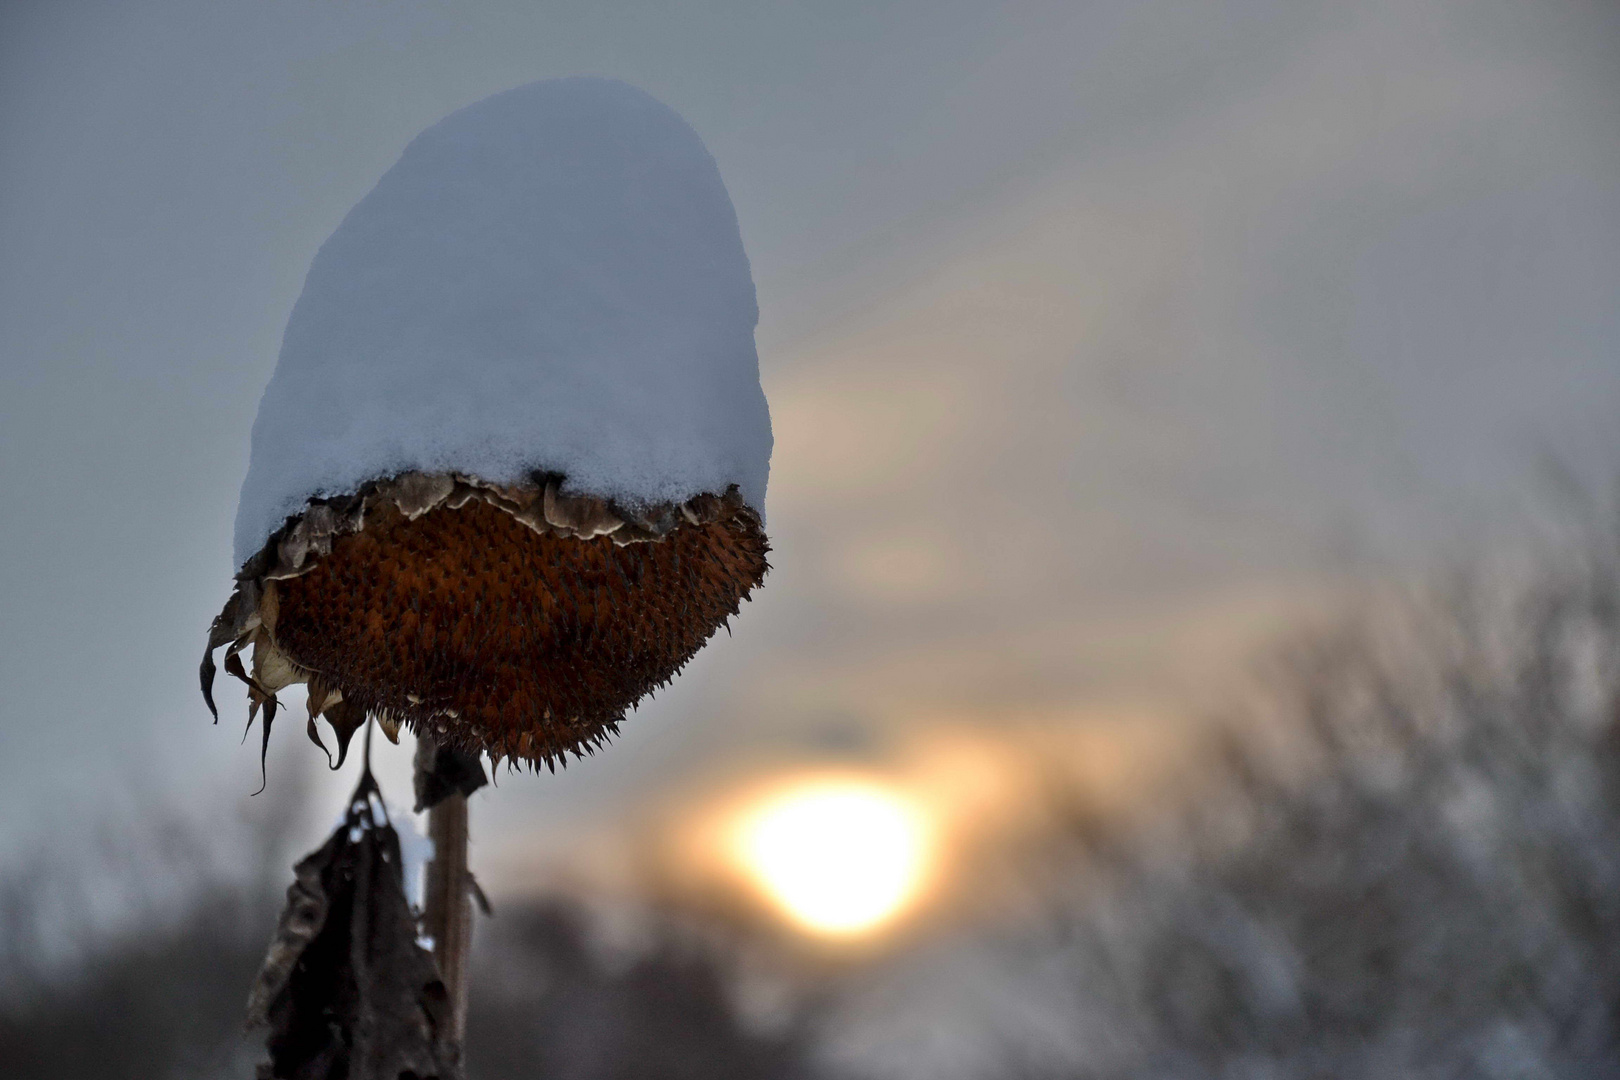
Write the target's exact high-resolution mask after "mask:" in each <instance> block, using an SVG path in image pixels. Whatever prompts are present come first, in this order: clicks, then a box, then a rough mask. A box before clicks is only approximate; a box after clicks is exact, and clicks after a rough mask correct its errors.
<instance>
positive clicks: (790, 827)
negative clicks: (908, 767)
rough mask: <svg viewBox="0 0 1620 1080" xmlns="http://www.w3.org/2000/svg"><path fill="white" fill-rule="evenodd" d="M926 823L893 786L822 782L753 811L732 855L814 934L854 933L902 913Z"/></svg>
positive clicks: (915, 884) (920, 862)
mask: <svg viewBox="0 0 1620 1080" xmlns="http://www.w3.org/2000/svg"><path fill="white" fill-rule="evenodd" d="M931 833H932V828H931V825H930V822H929V821H928V820H927V819H926V817H925V815H924V813H923V811H922V810H921V809H920V808H919V807H918V806H917V805H916V804H915V803H914V802H912V801H911V800H909V799H907V798H906V797H905V796H904V795H903V794H901V793H900V792H898V791H897V790H895V789H892V788H890V787H886V786H884V785H881V784H878V783H875V782H873V781H870V780H860V779H852V778H847V777H840V778H821V779H816V780H805V781H800V782H798V783H795V784H792V785H790V786H788V787H786V788H781V789H778V790H776V791H774V792H772V793H771V794H769V795H767V796H765V797H764V798H762V799H761V800H759V801H758V802H756V803H753V804H751V805H750V806H749V807H748V808H747V809H746V810H745V811H744V813H743V815H742V817H741V820H740V821H739V822H738V824H737V826H736V830H735V834H734V843H733V853H734V855H735V857H736V858H737V860H738V861H739V862H740V864H741V865H742V868H743V869H744V870H745V872H746V873H747V874H748V875H749V877H751V878H752V879H753V880H754V882H755V883H756V884H757V885H758V887H759V888H760V890H761V891H762V892H764V894H765V895H766V896H767V897H768V898H769V899H770V900H771V902H772V903H773V904H775V905H776V907H777V908H779V909H780V910H781V911H782V913H783V914H784V915H786V916H787V917H788V918H789V919H791V920H792V921H793V922H794V923H796V924H797V925H799V926H800V927H802V928H803V929H805V930H808V931H811V932H812V933H817V934H823V935H827V936H844V937H847V936H853V935H858V934H861V933H863V932H866V931H869V930H873V929H876V928H877V927H879V926H881V925H883V924H884V923H886V922H888V921H889V920H890V919H892V918H894V917H895V916H896V915H898V914H900V913H901V912H902V911H904V910H905V909H906V908H907V907H908V906H909V905H910V904H911V903H912V902H913V901H915V900H916V899H917V897H918V895H919V893H920V892H921V889H922V886H923V884H924V882H925V880H926V878H927V876H928V870H929V863H930V861H931V858H932V854H933V852H932V848H933V838H932V835H931Z"/></svg>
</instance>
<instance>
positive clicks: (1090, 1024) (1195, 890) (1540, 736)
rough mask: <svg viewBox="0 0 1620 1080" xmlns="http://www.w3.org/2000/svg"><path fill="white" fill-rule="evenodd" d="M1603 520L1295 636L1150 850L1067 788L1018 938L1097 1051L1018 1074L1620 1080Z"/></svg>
mask: <svg viewBox="0 0 1620 1080" xmlns="http://www.w3.org/2000/svg"><path fill="white" fill-rule="evenodd" d="M1585 523H1586V526H1587V527H1585V528H1583V529H1582V530H1581V535H1580V539H1579V542H1578V543H1576V544H1572V545H1568V546H1563V545H1558V546H1553V545H1549V547H1548V548H1546V549H1545V550H1543V552H1542V553H1541V555H1540V556H1538V557H1537V559H1536V560H1535V561H1534V562H1533V563H1532V564H1530V565H1521V566H1517V567H1500V566H1499V567H1497V568H1496V570H1495V572H1486V571H1485V570H1483V569H1481V570H1475V571H1473V572H1470V573H1466V574H1461V575H1458V576H1457V578H1456V579H1455V580H1453V581H1452V582H1450V583H1449V584H1448V585H1447V586H1446V587H1444V588H1441V589H1437V590H1434V591H1432V592H1430V593H1427V594H1425V595H1423V596H1415V595H1406V596H1402V597H1397V598H1393V599H1391V600H1390V602H1388V603H1384V602H1374V603H1369V604H1368V605H1367V607H1366V609H1365V610H1364V611H1363V612H1361V613H1360V614H1359V615H1357V616H1356V617H1354V618H1349V619H1346V620H1345V621H1344V622H1343V623H1341V624H1339V625H1338V626H1337V627H1336V628H1333V629H1328V630H1323V631H1321V632H1319V633H1316V634H1314V635H1305V636H1304V637H1303V638H1301V639H1299V640H1297V641H1296V642H1295V643H1294V644H1292V645H1291V646H1290V647H1288V648H1287V649H1286V650H1285V651H1284V652H1283V653H1282V654H1281V655H1280V657H1279V658H1278V663H1276V664H1275V665H1274V666H1273V667H1272V669H1271V677H1270V678H1269V679H1268V680H1267V683H1266V692H1265V693H1264V694H1263V695H1262V696H1261V697H1260V698H1259V699H1258V700H1257V701H1256V702H1255V703H1254V704H1253V707H1251V708H1249V709H1246V710H1244V711H1243V712H1242V713H1241V714H1240V715H1238V716H1236V717H1234V718H1233V719H1231V720H1230V721H1229V722H1226V723H1222V724H1219V725H1217V727H1216V734H1215V735H1214V737H1213V738H1212V739H1211V742H1210V745H1209V747H1208V751H1209V752H1208V754H1207V756H1205V757H1204V758H1203V759H1202V761H1203V762H1204V764H1205V765H1206V766H1207V768H1206V770H1205V772H1206V776H1205V779H1206V780H1207V781H1208V783H1207V784H1205V785H1204V788H1203V790H1201V791H1200V793H1199V794H1198V795H1197V796H1196V797H1194V798H1192V799H1189V800H1188V802H1187V803H1186V804H1184V805H1183V806H1182V808H1181V809H1180V810H1179V811H1178V812H1177V813H1176V815H1175V816H1174V819H1173V820H1172V821H1171V822H1169V823H1168V824H1166V823H1164V822H1161V823H1160V826H1161V831H1158V832H1157V833H1156V834H1155V835H1154V836H1153V837H1152V838H1151V839H1150V838H1148V837H1147V836H1146V835H1144V834H1136V833H1133V834H1129V835H1126V834H1122V833H1120V832H1119V831H1117V830H1115V829H1113V828H1112V827H1111V826H1110V825H1109V824H1108V823H1107V822H1106V821H1104V820H1103V819H1102V818H1101V817H1100V816H1099V815H1097V814H1096V813H1093V812H1092V811H1091V810H1090V809H1089V808H1088V807H1087V806H1086V805H1085V803H1084V801H1083V799H1080V798H1079V797H1078V796H1072V795H1071V796H1069V797H1065V798H1060V799H1058V800H1057V805H1058V814H1057V815H1056V820H1057V821H1058V822H1059V824H1058V826H1057V827H1056V828H1055V829H1054V830H1053V831H1052V833H1051V834H1050V835H1049V836H1048V837H1047V840H1046V841H1045V843H1044V844H1043V845H1042V847H1041V848H1040V852H1039V854H1040V860H1039V864H1038V865H1039V866H1040V867H1041V869H1040V870H1039V871H1038V873H1039V878H1038V881H1039V884H1038V888H1037V892H1038V893H1039V894H1040V896H1041V899H1042V910H1043V911H1044V913H1045V918H1044V919H1043V921H1042V925H1041V927H1040V929H1038V930H1033V931H1027V932H1024V933H1021V934H1017V935H1014V936H1013V939H1012V940H1011V941H1010V942H1009V943H1008V944H1009V950H1008V952H1007V954H1006V955H1007V956H1008V958H1009V959H1010V961H1011V962H1012V963H1014V964H1016V965H1020V966H1021V967H1023V968H1024V969H1026V970H1029V969H1031V968H1032V967H1035V966H1043V967H1044V968H1045V969H1046V970H1049V971H1050V970H1056V971H1058V972H1060V974H1059V975H1058V976H1057V981H1058V982H1059V983H1060V984H1062V987H1063V989H1062V993H1061V995H1060V996H1061V998H1062V1000H1065V1001H1067V1002H1069V1003H1070V1005H1069V1009H1070V1018H1071V1020H1072V1033H1073V1035H1074V1040H1073V1043H1072V1044H1071V1046H1070V1047H1068V1048H1067V1049H1068V1055H1069V1057H1070V1058H1071V1064H1070V1065H1067V1066H1054V1065H1053V1064H1052V1063H1051V1055H1050V1054H1049V1053H1048V1054H1047V1056H1046V1057H1045V1058H1044V1059H1043V1058H1041V1056H1040V1053H1041V1052H1045V1051H1046V1050H1050V1048H1045V1050H1043V1051H1041V1052H1036V1051H1034V1050H1032V1049H1030V1048H1028V1047H1020V1048H1016V1049H1011V1050H1009V1051H1008V1053H1007V1058H1008V1062H1007V1066H1008V1067H1007V1073H1008V1075H1017V1076H1049V1077H1050V1076H1075V1077H1079V1076H1086V1077H1121V1078H1124V1077H1150V1076H1151V1077H1155V1078H1181V1077H1185V1078H1203V1077H1298V1078H1314V1077H1335V1078H1346V1080H1348V1078H1360V1077H1366V1078H1369V1080H1371V1078H1384V1077H1392V1076H1401V1077H1411V1078H1421V1077H1459V1076H1470V1077H1473V1076H1480V1077H1571V1078H1574V1077H1581V1078H1594V1077H1604V1076H1612V1075H1620V731H1617V716H1616V706H1617V702H1620V693H1617V691H1620V678H1617V676H1620V527H1616V525H1615V521H1614V518H1613V516H1612V515H1606V514H1601V513H1598V512H1596V511H1593V512H1591V513H1590V514H1588V515H1587V516H1586V518H1585ZM1054 956H1057V957H1061V959H1060V960H1058V961H1057V962H1056V963H1055V964H1054V962H1053V957H1054Z"/></svg>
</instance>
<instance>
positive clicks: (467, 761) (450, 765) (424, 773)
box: [416, 743, 489, 813]
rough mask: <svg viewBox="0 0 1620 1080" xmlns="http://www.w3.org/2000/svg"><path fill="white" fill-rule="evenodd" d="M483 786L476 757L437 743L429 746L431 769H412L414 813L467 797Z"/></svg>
mask: <svg viewBox="0 0 1620 1080" xmlns="http://www.w3.org/2000/svg"><path fill="white" fill-rule="evenodd" d="M417 761H418V762H420V761H421V758H418V759H417ZM487 783H489V778H488V777H487V776H485V775H484V766H483V764H482V763H481V762H480V761H479V760H478V755H477V754H469V753H468V752H467V751H465V750H461V749H458V748H456V747H454V746H450V745H446V744H444V743H438V744H436V745H435V746H434V747H433V762H432V767H431V768H427V769H424V768H421V767H418V768H417V770H416V812H417V813H421V812H422V811H423V810H428V809H431V808H432V807H435V806H437V805H439V804H440V803H441V802H443V801H444V800H445V799H448V798H449V797H450V796H452V795H457V794H459V795H471V794H472V793H473V792H475V791H477V790H478V789H479V788H481V787H483V786H484V785H485V784H487Z"/></svg>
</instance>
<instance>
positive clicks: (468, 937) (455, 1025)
mask: <svg viewBox="0 0 1620 1080" xmlns="http://www.w3.org/2000/svg"><path fill="white" fill-rule="evenodd" d="M432 761H433V744H432V742H431V741H430V740H428V739H426V738H423V739H421V740H420V741H419V742H418V744H417V751H416V767H417V769H418V770H420V769H423V768H428V767H430V766H431V763H432ZM428 837H429V838H430V839H431V840H432V841H433V861H432V862H430V863H428V866H427V882H426V886H427V887H426V890H425V893H426V895H425V897H424V899H425V910H424V912H423V919H422V921H423V923H424V924H425V925H424V927H423V929H424V930H425V931H426V933H427V935H428V936H429V937H431V938H432V939H433V959H434V962H435V963H437V964H438V966H439V977H440V978H441V979H443V980H444V989H445V992H446V993H447V994H448V995H449V999H450V1038H451V1040H452V1041H453V1042H454V1043H455V1044H456V1047H457V1048H458V1049H459V1048H460V1047H461V1044H462V1038H463V1035H464V1034H465V1033H466V1030H467V974H468V970H467V969H468V961H469V959H470V956H469V954H470V953H471V951H472V897H471V895H470V892H471V889H470V885H471V876H470V875H469V874H468V872H467V797H466V796H465V795H460V794H457V795H451V796H449V797H447V798H446V799H444V801H442V802H440V803H439V804H438V805H437V806H435V807H433V809H431V810H429V811H428Z"/></svg>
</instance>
